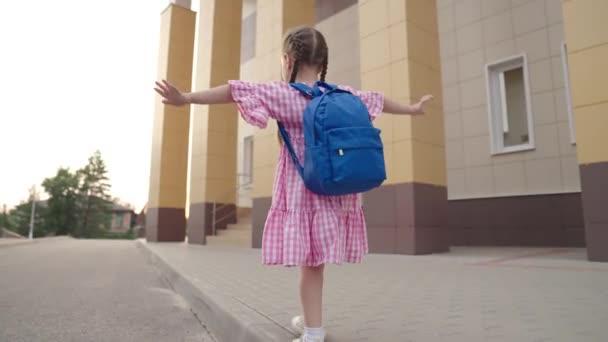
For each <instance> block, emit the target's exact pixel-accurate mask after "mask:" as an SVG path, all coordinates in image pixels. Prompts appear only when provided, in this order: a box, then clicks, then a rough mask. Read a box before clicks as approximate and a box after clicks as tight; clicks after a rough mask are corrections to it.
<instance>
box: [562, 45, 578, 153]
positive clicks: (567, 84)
mask: <svg viewBox="0 0 608 342" xmlns="http://www.w3.org/2000/svg"><path fill="white" fill-rule="evenodd" d="M562 70H563V72H564V85H565V88H566V89H565V91H566V94H565V96H566V107H567V108H568V123H569V124H570V143H571V144H573V145H574V144H576V135H575V133H574V115H573V112H572V94H571V93H570V74H569V73H568V72H569V71H568V70H569V69H568V47H567V46H566V43H565V42H562Z"/></svg>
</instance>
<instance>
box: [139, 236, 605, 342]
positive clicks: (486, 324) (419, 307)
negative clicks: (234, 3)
mask: <svg viewBox="0 0 608 342" xmlns="http://www.w3.org/2000/svg"><path fill="white" fill-rule="evenodd" d="M137 243H138V245H139V246H140V247H142V249H143V250H144V251H146V254H147V255H148V256H149V258H150V259H151V260H152V261H153V262H155V263H156V264H157V265H158V266H159V267H160V269H161V270H162V272H163V273H164V274H165V276H166V277H167V279H168V281H169V282H170V283H171V284H172V286H173V287H174V288H175V289H176V291H178V292H179V293H180V294H182V295H183V296H184V297H185V298H186V299H187V300H188V301H189V303H190V305H191V306H192V308H193V310H194V312H196V313H197V315H198V316H199V318H200V319H201V320H202V321H203V322H204V323H205V324H207V325H208V327H209V329H210V330H211V331H212V332H213V333H214V335H215V336H217V337H218V340H219V342H245V341H246V342H255V341H264V342H268V341H279V342H283V341H291V339H292V338H294V334H293V332H292V331H291V328H290V327H289V322H290V319H291V317H292V316H293V315H295V314H298V313H299V311H300V308H299V299H298V276H299V273H298V269H297V268H292V269H287V268H282V267H268V266H263V265H261V264H260V251H259V250H254V249H236V248H232V249H231V248H225V247H209V246H196V245H187V244H184V243H160V244H158V243H147V242H145V241H144V240H138V242H137ZM325 279H326V280H325V281H326V287H325V295H324V305H325V308H326V310H325V312H324V325H325V328H326V330H327V332H328V334H329V339H328V341H338V342H340V341H349V342H350V341H374V342H385V341H386V342H388V341H391V342H392V341H399V342H402V341H416V342H434V341H450V342H459V341H467V342H472V341H480V342H481V341H484V342H486V341H504V342H507V341H508V342H514V341H518V342H520V341H530V342H532V341H563V342H574V341H577V342H579V341H580V342H605V341H608V325H607V323H608V263H592V262H588V261H587V260H586V255H585V250H584V249H572V248H555V249H546V248H545V249H542V248H452V252H450V253H446V254H439V255H430V256H403V255H370V256H368V257H367V258H366V259H365V261H364V263H363V264H361V265H343V266H328V267H327V268H326V276H325Z"/></svg>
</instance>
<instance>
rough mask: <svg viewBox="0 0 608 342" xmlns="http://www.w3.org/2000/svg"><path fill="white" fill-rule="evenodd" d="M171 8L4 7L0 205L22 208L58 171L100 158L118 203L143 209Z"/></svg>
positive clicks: (115, 2) (60, 0)
mask: <svg viewBox="0 0 608 342" xmlns="http://www.w3.org/2000/svg"><path fill="white" fill-rule="evenodd" d="M168 2H169V1H168V0H154V1H150V0H128V1H124V0H103V1H102V0H94V1H82V0H57V1H52V0H29V1H22V0H18V1H6V2H3V4H2V8H1V9H0V99H1V103H0V153H1V154H0V206H1V205H2V204H7V205H8V206H9V207H11V206H13V205H16V204H18V203H19V201H21V200H25V199H26V198H27V196H28V189H29V188H30V187H31V186H32V185H33V184H37V185H38V186H40V184H41V183H42V180H43V179H44V178H45V177H50V176H53V175H54V174H55V172H56V170H57V168H58V167H60V166H64V167H70V168H71V169H72V170H75V169H77V168H80V167H82V166H83V165H85V164H86V162H87V159H88V157H89V156H90V155H91V154H93V152H94V151H95V150H97V149H99V150H100V151H101V153H102V156H103V158H104V159H105V161H106V165H107V168H108V170H109V176H110V180H111V183H112V196H114V197H119V198H121V199H122V200H124V201H126V202H128V203H131V204H133V205H134V206H135V207H136V209H137V210H139V209H141V208H142V207H143V206H144V204H145V203H146V201H147V196H148V186H149V184H148V182H149V179H148V176H149V173H150V155H151V150H150V148H151V139H152V138H151V134H152V118H153V111H154V92H153V90H152V87H153V81H154V80H155V79H156V64H157V54H158V51H157V46H158V40H159V25H160V12H161V11H162V10H163V9H164V8H165V7H166V5H167V4H168ZM193 2H195V3H196V1H193ZM42 197H43V198H44V197H45V196H42Z"/></svg>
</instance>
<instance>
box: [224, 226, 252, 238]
mask: <svg viewBox="0 0 608 342" xmlns="http://www.w3.org/2000/svg"><path fill="white" fill-rule="evenodd" d="M216 236H226V237H239V238H247V237H251V229H250V230H245V229H230V228H228V229H222V230H218V231H217V232H216Z"/></svg>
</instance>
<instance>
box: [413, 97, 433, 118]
mask: <svg viewBox="0 0 608 342" xmlns="http://www.w3.org/2000/svg"><path fill="white" fill-rule="evenodd" d="M432 99H433V95H424V96H423V97H421V98H420V101H418V103H416V104H415V105H414V108H415V110H416V112H418V113H419V114H424V104H425V103H427V102H429V101H431V100H432Z"/></svg>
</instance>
